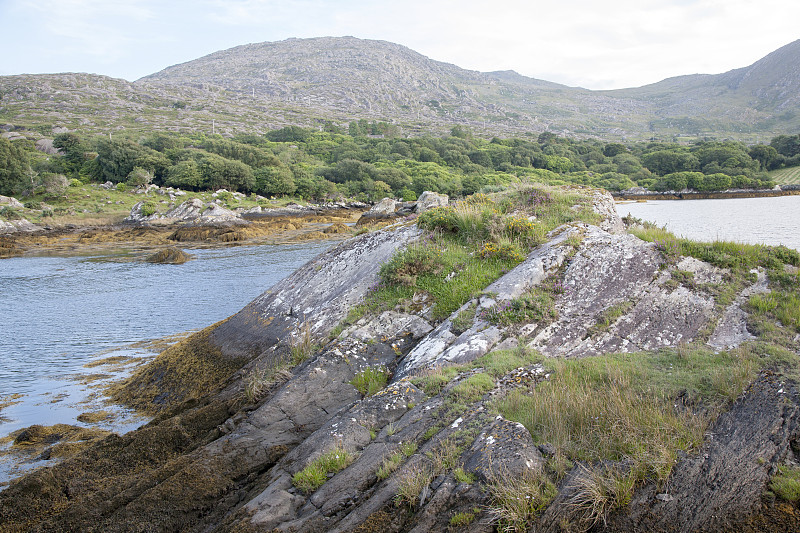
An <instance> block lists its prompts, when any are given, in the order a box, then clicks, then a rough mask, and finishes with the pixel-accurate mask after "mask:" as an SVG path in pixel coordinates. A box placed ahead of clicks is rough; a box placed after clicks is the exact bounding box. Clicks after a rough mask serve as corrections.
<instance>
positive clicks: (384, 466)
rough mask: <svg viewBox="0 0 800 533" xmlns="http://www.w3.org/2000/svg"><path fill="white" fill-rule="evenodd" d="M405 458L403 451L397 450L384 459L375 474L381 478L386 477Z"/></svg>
mask: <svg viewBox="0 0 800 533" xmlns="http://www.w3.org/2000/svg"><path fill="white" fill-rule="evenodd" d="M403 459H404V456H403V453H402V452H395V453H393V454H392V455H390V456H389V457H387V458H386V459H384V460H383V463H381V466H380V467H379V468H378V470H377V471H376V472H375V476H376V477H377V478H378V479H380V480H383V479H386V478H387V477H389V476H390V475H391V474H392V473H393V472H394V471H395V470H397V468H398V467H399V466H400V465H401V464H402V462H403Z"/></svg>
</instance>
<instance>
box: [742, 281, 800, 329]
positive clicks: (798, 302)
mask: <svg viewBox="0 0 800 533" xmlns="http://www.w3.org/2000/svg"><path fill="white" fill-rule="evenodd" d="M748 310H749V311H750V312H751V313H753V314H755V315H756V316H771V317H773V318H775V319H776V320H779V321H780V322H781V324H783V325H784V326H785V327H787V328H792V329H794V330H795V331H796V332H799V333H800V296H798V294H797V292H795V291H783V290H773V291H771V292H768V293H766V294H754V295H753V296H752V297H750V300H749V302H748Z"/></svg>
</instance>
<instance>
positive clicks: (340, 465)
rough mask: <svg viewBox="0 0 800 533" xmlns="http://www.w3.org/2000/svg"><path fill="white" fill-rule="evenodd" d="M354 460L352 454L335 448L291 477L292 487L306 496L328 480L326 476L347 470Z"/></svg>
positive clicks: (340, 448)
mask: <svg viewBox="0 0 800 533" xmlns="http://www.w3.org/2000/svg"><path fill="white" fill-rule="evenodd" d="M353 460H355V457H354V456H353V454H352V453H350V452H348V451H347V450H345V449H344V448H342V447H337V448H335V449H333V450H331V451H329V452H327V453H324V454H322V455H320V456H319V457H317V458H316V459H314V460H313V461H311V463H309V464H308V466H306V467H305V468H304V469H302V470H300V471H299V472H297V473H296V474H295V475H294V476H292V485H294V486H295V487H297V488H298V489H300V490H302V491H303V492H305V493H306V494H308V493H311V492H314V491H315V490H317V489H318V488H320V487H321V486H322V485H323V484H324V483H325V481H327V479H328V474H335V473H336V472H339V471H341V470H344V469H345V468H347V467H348V466H349V465H350V463H352V462H353Z"/></svg>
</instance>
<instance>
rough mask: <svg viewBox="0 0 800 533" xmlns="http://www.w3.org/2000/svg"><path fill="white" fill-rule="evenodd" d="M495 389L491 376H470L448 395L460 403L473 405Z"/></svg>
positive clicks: (454, 387)
mask: <svg viewBox="0 0 800 533" xmlns="http://www.w3.org/2000/svg"><path fill="white" fill-rule="evenodd" d="M493 388H494V380H493V379H492V377H491V376H490V375H489V374H486V373H480V374H475V375H472V376H469V377H468V378H466V379H464V380H463V381H460V382H459V383H457V384H456V385H454V386H453V388H451V389H450V391H449V392H448V395H449V396H450V397H451V398H452V399H453V400H454V401H456V402H458V403H467V404H469V403H473V402H477V401H478V400H480V399H481V398H482V397H483V395H484V394H486V393H487V392H489V391H490V390H492V389H493Z"/></svg>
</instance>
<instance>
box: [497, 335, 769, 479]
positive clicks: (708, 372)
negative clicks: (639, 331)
mask: <svg viewBox="0 0 800 533" xmlns="http://www.w3.org/2000/svg"><path fill="white" fill-rule="evenodd" d="M546 364H547V365H548V366H549V367H550V370H551V372H552V376H551V378H550V380H548V381H545V382H543V383H540V384H538V385H537V386H536V388H535V389H534V390H533V391H532V392H531V393H530V394H528V393H526V392H525V391H513V392H511V393H510V394H509V395H508V396H506V397H505V398H503V399H502V400H499V401H497V402H496V404H495V406H496V408H497V410H498V411H499V412H500V413H501V414H502V415H503V416H504V417H505V418H507V419H509V420H514V421H517V422H520V423H522V424H523V425H524V426H525V427H526V428H527V429H528V431H530V433H531V435H532V436H533V438H534V441H535V442H537V443H550V444H551V445H553V446H554V447H555V448H556V450H557V453H558V454H563V456H564V457H566V458H567V459H569V460H572V461H575V460H578V461H585V462H589V463H599V462H601V461H618V462H622V461H624V462H626V464H629V465H630V468H629V470H627V471H625V472H619V473H618V475H611V474H609V473H608V472H598V473H596V476H595V477H597V476H599V477H598V478H597V479H596V480H595V481H597V482H598V483H599V482H600V481H602V482H603V483H604V484H605V485H608V484H613V483H622V484H626V483H627V484H631V483H638V482H639V481H641V480H644V479H646V478H654V479H656V480H660V481H663V480H665V479H667V477H668V476H669V474H670V472H671V470H672V466H673V465H674V463H675V461H676V459H677V452H678V451H679V450H690V449H693V448H696V447H697V446H699V445H700V444H701V443H702V441H703V433H704V430H705V428H706V424H707V422H708V420H709V419H710V417H712V416H713V414H714V413H715V412H716V411H717V410H718V409H719V408H721V407H722V406H723V405H726V404H727V403H728V402H730V401H732V400H734V399H735V398H736V397H738V396H739V395H740V394H741V392H742V391H743V390H744V389H745V388H746V387H747V386H748V385H749V383H750V382H751V381H752V379H754V377H755V376H756V374H757V372H758V369H759V368H760V365H761V361H760V360H759V357H758V355H757V354H756V353H754V352H751V351H748V350H744V349H741V350H737V351H733V352H725V353H720V354H713V353H711V352H710V351H707V350H705V349H687V350H681V351H673V350H664V351H660V352H657V353H639V354H614V355H607V356H599V357H590V358H585V359H580V360H552V361H548V362H547V363H546ZM678 396H683V398H684V401H685V403H686V404H687V405H690V406H699V405H701V404H702V405H703V406H704V407H703V410H701V411H697V412H693V411H691V410H689V409H688V408H684V409H681V408H677V409H676V407H675V399H676V398H677V397H678ZM702 413H706V414H705V415H704V414H702ZM593 475H594V474H593ZM609 475H611V477H612V478H614V480H615V481H614V480H603V479H601V478H602V477H603V476H609ZM598 480H599V481H598ZM612 481H613V483H612Z"/></svg>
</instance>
